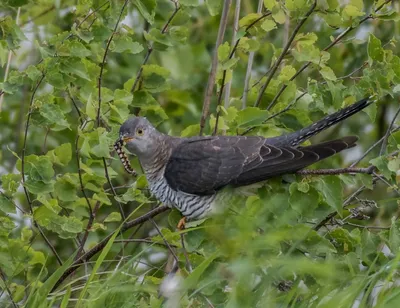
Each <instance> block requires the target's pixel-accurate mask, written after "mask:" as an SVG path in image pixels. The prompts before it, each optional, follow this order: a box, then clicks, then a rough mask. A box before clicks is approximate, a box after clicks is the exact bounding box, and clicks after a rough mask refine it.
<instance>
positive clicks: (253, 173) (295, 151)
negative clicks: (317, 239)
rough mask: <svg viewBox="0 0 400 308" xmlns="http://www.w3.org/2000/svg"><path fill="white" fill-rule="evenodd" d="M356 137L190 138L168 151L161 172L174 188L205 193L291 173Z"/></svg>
mask: <svg viewBox="0 0 400 308" xmlns="http://www.w3.org/2000/svg"><path fill="white" fill-rule="evenodd" d="M356 140H357V138H356V137H352V136H351V137H344V138H342V139H337V140H332V141H327V142H324V143H320V144H316V145H311V146H306V147H290V146H277V145H271V144H268V139H264V138H262V137H256V136H249V137H244V136H243V137H241V136H216V137H195V138H189V139H187V140H186V141H185V142H182V143H180V144H179V145H178V146H177V147H176V148H175V149H174V150H173V151H172V153H171V157H170V159H169V161H168V163H167V166H166V168H165V173H164V176H165V178H166V180H167V182H168V184H169V185H170V186H171V187H172V188H173V189H175V190H179V191H184V192H186V193H190V194H197V195H208V194H213V193H215V192H216V191H217V190H219V189H221V188H222V187H224V186H226V185H235V186H242V185H249V184H252V183H256V182H259V181H263V180H266V179H268V178H271V177H273V176H278V175H282V174H285V173H293V172H296V171H298V170H300V169H303V168H305V167H307V166H309V165H311V164H313V163H315V162H317V161H319V160H321V159H324V158H326V157H329V156H332V155H334V154H336V153H338V152H340V151H342V150H344V149H347V148H350V147H352V146H354V145H355V142H356Z"/></svg>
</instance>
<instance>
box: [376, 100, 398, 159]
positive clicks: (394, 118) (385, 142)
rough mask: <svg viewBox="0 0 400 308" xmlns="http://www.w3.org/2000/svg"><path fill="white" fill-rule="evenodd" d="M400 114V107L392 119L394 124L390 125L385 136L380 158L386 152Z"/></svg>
mask: <svg viewBox="0 0 400 308" xmlns="http://www.w3.org/2000/svg"><path fill="white" fill-rule="evenodd" d="M399 114H400V107H399V109H397V112H396V113H395V115H394V117H393V119H392V122H390V125H389V127H388V128H387V130H386V133H385V135H384V136H383V140H382V146H381V150H380V151H379V156H382V155H383V154H384V153H385V151H386V147H387V143H388V139H389V136H390V134H391V131H392V128H393V126H394V123H395V122H396V119H397V117H398V116H399Z"/></svg>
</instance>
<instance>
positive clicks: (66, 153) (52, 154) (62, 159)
mask: <svg viewBox="0 0 400 308" xmlns="http://www.w3.org/2000/svg"><path fill="white" fill-rule="evenodd" d="M46 156H47V157H49V158H50V161H51V162H52V163H53V164H57V165H60V166H66V165H67V164H68V163H69V162H70V161H71V158H72V148H71V144H70V143H64V144H62V145H60V146H58V147H56V148H55V149H54V150H51V151H48V152H47V154H46Z"/></svg>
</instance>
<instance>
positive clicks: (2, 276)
mask: <svg viewBox="0 0 400 308" xmlns="http://www.w3.org/2000/svg"><path fill="white" fill-rule="evenodd" d="M0 279H1V280H3V284H4V288H5V290H6V292H7V294H8V296H9V297H10V301H11V303H12V305H13V307H14V308H18V306H17V304H16V303H15V302H14V300H13V297H12V293H11V291H10V288H9V287H8V285H7V279H6V275H5V274H4V272H3V270H2V269H1V268H0ZM2 295H3V294H1V295H0V297H2Z"/></svg>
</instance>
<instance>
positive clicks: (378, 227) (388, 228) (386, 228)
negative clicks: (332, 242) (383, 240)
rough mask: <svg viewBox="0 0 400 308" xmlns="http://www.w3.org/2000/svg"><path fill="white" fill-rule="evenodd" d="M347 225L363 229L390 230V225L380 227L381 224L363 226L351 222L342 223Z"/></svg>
mask: <svg viewBox="0 0 400 308" xmlns="http://www.w3.org/2000/svg"><path fill="white" fill-rule="evenodd" d="M343 224H345V225H348V226H352V227H356V228H363V229H377V230H390V228H391V227H381V226H363V225H359V224H353V223H351V222H345V223H343Z"/></svg>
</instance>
